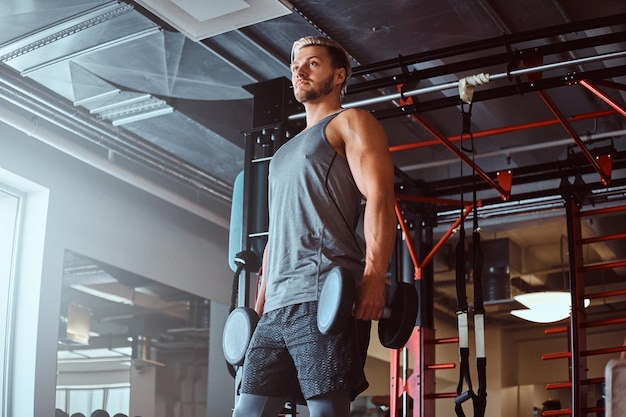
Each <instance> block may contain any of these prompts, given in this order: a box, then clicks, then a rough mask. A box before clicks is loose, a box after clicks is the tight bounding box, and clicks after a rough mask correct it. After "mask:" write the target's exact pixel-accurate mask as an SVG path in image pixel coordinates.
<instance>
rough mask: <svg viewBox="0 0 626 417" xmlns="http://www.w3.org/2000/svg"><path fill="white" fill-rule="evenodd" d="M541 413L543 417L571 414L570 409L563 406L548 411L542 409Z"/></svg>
mask: <svg viewBox="0 0 626 417" xmlns="http://www.w3.org/2000/svg"><path fill="white" fill-rule="evenodd" d="M541 415H542V416H543V417H550V416H571V415H572V410H571V409H569V408H564V409H563V410H550V411H542V412H541Z"/></svg>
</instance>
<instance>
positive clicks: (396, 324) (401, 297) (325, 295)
mask: <svg viewBox="0 0 626 417" xmlns="http://www.w3.org/2000/svg"><path fill="white" fill-rule="evenodd" d="M355 298H356V277H355V276H354V273H353V272H351V271H350V270H348V269H346V268H343V267H338V266H337V267H334V268H333V269H331V270H330V271H329V272H328V274H327V275H326V279H325V281H324V285H323V286H322V290H321V292H320V296H319V300H318V307H317V327H318V329H319V331H320V332H321V333H323V334H326V335H332V334H337V333H339V332H341V331H343V330H344V329H345V328H346V326H348V323H349V321H350V319H351V316H352V311H353V309H354V301H355ZM417 307H418V296H417V290H416V289H415V286H414V285H412V284H409V283H407V282H393V283H392V284H391V286H390V287H389V290H388V292H387V297H386V301H385V310H384V312H383V318H382V319H380V320H379V321H378V338H379V339H380V343H381V344H382V345H383V346H385V347H387V348H389V349H400V348H402V347H404V345H406V343H407V342H408V340H409V337H411V333H412V332H413V328H414V327H415V321H416V319H417Z"/></svg>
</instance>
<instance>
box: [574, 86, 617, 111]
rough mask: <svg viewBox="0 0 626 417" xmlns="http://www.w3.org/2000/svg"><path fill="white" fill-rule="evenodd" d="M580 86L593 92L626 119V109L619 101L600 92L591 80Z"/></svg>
mask: <svg viewBox="0 0 626 417" xmlns="http://www.w3.org/2000/svg"><path fill="white" fill-rule="evenodd" d="M579 84H580V85H582V86H583V87H585V88H586V89H587V90H589V91H591V92H592V93H593V94H595V95H596V96H598V97H599V98H600V99H601V100H602V101H604V102H605V103H606V104H608V105H609V106H611V107H612V108H614V109H615V110H616V111H618V112H619V113H620V114H621V115H622V116H624V117H626V108H624V107H623V106H621V105H620V104H619V103H618V102H617V101H615V100H613V99H612V98H611V97H610V96H609V95H607V94H606V93H605V92H604V91H602V90H600V89H599V88H598V87H596V86H595V85H593V84H592V83H591V82H590V81H589V80H581V81H580V82H579Z"/></svg>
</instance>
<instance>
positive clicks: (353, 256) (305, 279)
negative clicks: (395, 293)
mask: <svg viewBox="0 0 626 417" xmlns="http://www.w3.org/2000/svg"><path fill="white" fill-rule="evenodd" d="M337 114H339V113H336V114H333V115H330V116H328V117H326V118H325V119H323V120H321V121H320V122H319V123H317V124H316V125H314V126H312V127H310V128H309V129H307V130H305V131H303V132H301V133H300V134H298V135H296V136H295V137H294V138H292V139H291V140H289V141H288V142H287V143H285V144H284V145H283V146H282V147H281V148H280V149H279V150H278V151H277V152H276V153H275V154H274V156H273V157H272V160H271V162H270V167H269V213H270V217H269V239H268V256H269V257H268V267H267V271H265V274H264V275H265V279H267V282H266V300H265V307H264V310H265V311H270V310H274V309H277V308H281V307H285V306H287V305H292V304H298V303H303V302H308V301H315V300H317V297H318V293H319V291H320V289H321V285H322V284H323V280H324V278H325V276H326V273H327V272H328V271H329V270H330V269H331V268H332V267H333V266H335V265H341V266H343V267H346V268H349V269H352V270H354V271H355V272H356V273H360V274H362V271H363V263H364V250H363V248H364V243H363V241H362V239H361V238H360V237H359V235H358V234H357V233H356V228H357V225H358V224H359V219H360V217H361V200H362V196H361V193H360V191H359V190H358V188H357V186H356V183H355V182H354V178H353V177H352V174H351V172H350V169H349V167H348V163H347V161H346V160H345V159H344V158H342V157H341V156H339V155H338V154H337V153H336V152H335V150H334V149H333V148H332V146H330V144H329V143H328V140H327V138H326V126H327V125H328V123H329V122H330V121H331V120H332V119H333V118H335V116H337ZM357 276H358V275H357Z"/></svg>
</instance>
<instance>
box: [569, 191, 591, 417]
mask: <svg viewBox="0 0 626 417" xmlns="http://www.w3.org/2000/svg"><path fill="white" fill-rule="evenodd" d="M564 198H565V216H566V221H567V251H568V253H569V258H568V262H569V285H570V294H571V305H572V314H571V318H570V329H569V333H570V352H571V365H570V366H571V369H570V375H571V382H572V392H571V402H572V403H571V408H572V417H582V416H584V415H585V414H584V413H583V408H584V407H585V404H586V400H587V395H586V386H584V385H583V384H581V381H582V380H583V379H584V378H585V376H586V370H587V361H586V359H585V358H582V357H581V355H580V352H581V351H583V350H585V349H586V347H585V345H586V342H585V335H584V333H583V332H581V328H580V323H581V319H582V317H581V315H582V314H584V307H583V300H582V299H581V298H582V297H581V294H582V292H581V291H582V288H581V285H583V283H582V280H581V279H580V277H579V272H580V268H581V267H582V266H583V256H582V247H581V245H580V244H578V242H579V241H580V238H581V237H582V232H581V225H580V207H579V200H578V199H577V198H576V197H575V196H574V195H565V196H564Z"/></svg>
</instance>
